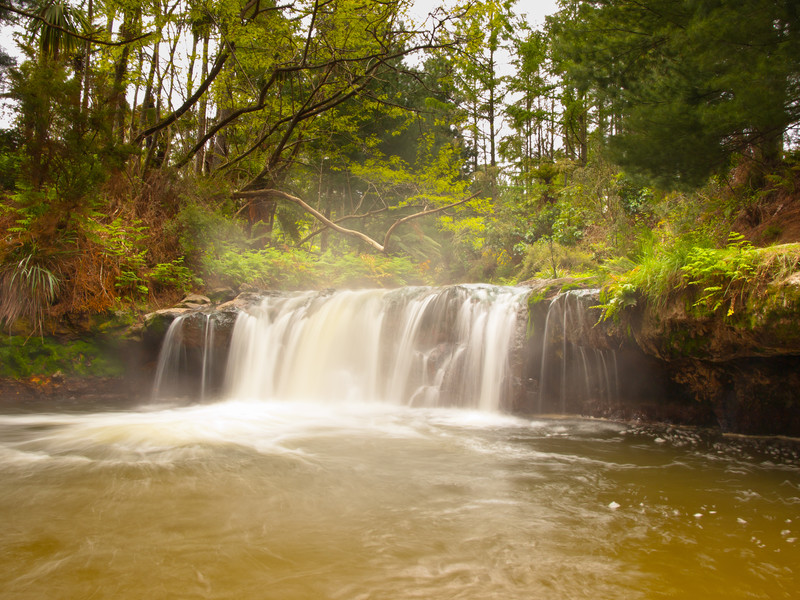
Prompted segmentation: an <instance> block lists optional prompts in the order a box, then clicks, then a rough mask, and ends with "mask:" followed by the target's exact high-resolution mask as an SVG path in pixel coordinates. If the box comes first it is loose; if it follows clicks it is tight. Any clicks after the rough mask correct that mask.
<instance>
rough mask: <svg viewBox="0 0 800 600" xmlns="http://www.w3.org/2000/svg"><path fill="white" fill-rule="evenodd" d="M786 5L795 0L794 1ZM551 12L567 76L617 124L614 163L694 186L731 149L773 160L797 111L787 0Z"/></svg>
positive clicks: (797, 64) (658, 1)
mask: <svg viewBox="0 0 800 600" xmlns="http://www.w3.org/2000/svg"><path fill="white" fill-rule="evenodd" d="M790 5H791V6H792V7H791V8H790ZM562 7H563V8H562V11H561V12H560V13H559V14H558V15H557V16H556V17H555V18H553V19H551V29H552V32H553V34H554V48H555V52H556V55H557V57H558V60H559V62H560V63H561V64H562V65H563V68H564V71H565V73H566V77H567V79H568V81H569V82H571V83H573V84H574V85H576V86H578V87H579V88H580V89H583V90H586V91H587V92H590V93H592V94H594V95H595V97H596V98H597V103H598V104H599V106H600V109H601V110H602V109H605V110H606V111H610V112H611V114H612V115H614V116H615V117H616V121H617V123H618V125H617V128H616V131H615V132H614V135H613V136H611V139H610V144H609V147H610V149H611V150H612V151H613V156H614V159H615V161H617V162H618V163H619V164H621V165H623V166H625V167H626V168H627V169H628V170H629V171H637V172H640V173H643V174H645V175H647V176H649V177H650V178H651V179H653V180H654V181H656V182H657V183H659V184H660V185H663V186H669V187H678V188H680V187H683V188H686V187H697V186H700V185H702V184H704V183H705V181H706V179H707V178H708V176H709V175H710V174H712V173H714V172H721V171H724V170H725V169H726V168H727V167H728V166H729V164H730V161H731V158H732V156H733V155H734V154H735V153H752V152H751V151H752V150H753V149H754V148H755V154H756V155H757V156H760V157H761V158H762V159H764V160H765V161H766V162H770V161H773V160H774V159H776V158H778V156H777V152H776V151H777V150H779V144H780V139H781V136H782V133H783V132H784V131H786V130H787V129H789V128H791V127H792V125H793V124H796V123H797V122H798V119H800V113H798V110H797V105H796V102H797V93H798V90H797V86H796V81H797V77H798V74H800V61H798V59H797V56H798V48H800V36H799V35H798V32H800V27H798V25H800V21H799V20H798V12H797V10H796V9H795V8H794V6H793V5H792V3H786V2H771V1H764V0H743V1H741V2H728V1H726V0H710V1H709V0H690V1H687V2H673V1H672V0H644V1H632V0H611V1H599V0H598V1H590V2H582V1H578V0H569V1H565V2H563V3H562Z"/></svg>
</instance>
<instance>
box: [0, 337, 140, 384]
mask: <svg viewBox="0 0 800 600" xmlns="http://www.w3.org/2000/svg"><path fill="white" fill-rule="evenodd" d="M59 371H60V372H61V373H63V374H64V375H70V376H75V377H90V376H91V377H116V376H120V375H122V374H123V372H124V365H123V362H122V360H121V357H120V353H119V352H117V351H115V349H114V348H113V347H111V346H110V345H109V344H106V343H102V342H100V341H98V340H97V339H93V340H70V341H63V340H57V339H54V338H48V337H45V338H36V337H32V338H25V337H22V336H8V337H3V338H0V376H1V377H11V378H26V377H31V376H33V375H51V374H53V373H56V372H59Z"/></svg>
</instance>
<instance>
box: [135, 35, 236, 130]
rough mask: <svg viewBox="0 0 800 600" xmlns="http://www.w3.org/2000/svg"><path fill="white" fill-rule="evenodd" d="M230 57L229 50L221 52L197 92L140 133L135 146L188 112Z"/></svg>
mask: <svg viewBox="0 0 800 600" xmlns="http://www.w3.org/2000/svg"><path fill="white" fill-rule="evenodd" d="M230 55H231V53H230V50H223V51H222V53H220V55H219V56H217V60H216V62H215V63H214V67H213V68H212V69H211V72H210V73H209V74H208V77H206V79H205V81H203V83H201V84H200V87H198V88H197V91H196V92H195V93H194V94H192V96H191V97H190V98H189V99H188V100H186V102H184V103H183V105H181V106H180V107H178V108H177V109H176V110H175V111H174V112H173V113H172V114H170V115H169V116H168V117H166V118H164V119H162V120H161V121H160V122H158V123H156V124H155V125H153V126H152V127H148V128H147V129H145V130H144V131H140V132H139V134H138V135H137V136H136V138H135V139H134V140H133V141H134V143H135V144H139V143H141V141H142V140H143V139H144V138H146V137H149V136H151V135H153V134H154V133H157V132H159V131H161V130H162V129H164V128H166V127H169V126H170V125H172V124H173V123H174V122H175V121H177V120H178V119H179V118H180V117H181V116H182V115H183V114H184V113H185V112H186V111H187V110H189V109H190V108H191V107H192V106H194V104H195V103H196V102H197V101H198V100H200V97H201V96H202V95H203V94H205V92H206V90H207V89H208V88H209V86H210V85H211V83H212V82H213V81H214V79H215V78H216V77H217V75H219V73H220V71H222V67H223V66H224V65H225V61H227V60H228V57H229V56H230Z"/></svg>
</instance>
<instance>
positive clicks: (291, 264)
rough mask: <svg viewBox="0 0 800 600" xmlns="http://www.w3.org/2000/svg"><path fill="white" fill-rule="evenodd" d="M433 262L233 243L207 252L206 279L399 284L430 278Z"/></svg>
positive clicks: (276, 286)
mask: <svg viewBox="0 0 800 600" xmlns="http://www.w3.org/2000/svg"><path fill="white" fill-rule="evenodd" d="M427 269H428V266H427V265H426V264H423V265H418V264H415V263H413V262H412V261H411V260H410V259H408V258H406V257H388V256H376V255H371V254H355V253H346V254H342V255H333V254H331V253H326V254H324V255H323V256H321V257H319V258H317V257H314V256H313V255H310V254H308V253H307V252H304V251H302V250H295V251H289V250H288V249H278V248H262V249H259V250H245V251H240V250H237V249H235V248H230V249H228V250H227V251H224V252H222V253H221V254H220V256H219V257H212V256H210V255H206V256H205V257H204V260H203V270H204V275H205V278H206V280H207V281H218V282H220V283H221V284H223V285H227V286H230V287H232V288H234V289H241V288H243V287H244V288H247V287H251V288H255V289H262V290H298V289H315V288H316V289H322V288H327V287H397V286H402V285H408V284H420V283H429V280H428V279H427V277H426V271H427Z"/></svg>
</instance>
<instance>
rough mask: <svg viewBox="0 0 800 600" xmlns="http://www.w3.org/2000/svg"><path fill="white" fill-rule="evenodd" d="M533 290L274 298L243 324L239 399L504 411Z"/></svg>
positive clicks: (236, 373)
mask: <svg viewBox="0 0 800 600" xmlns="http://www.w3.org/2000/svg"><path fill="white" fill-rule="evenodd" d="M526 293H527V291H526V290H524V289H517V288H501V287H493V286H478V285H470V286H454V287H449V288H443V289H430V288H404V289H400V290H392V291H387V290H363V291H340V292H334V293H317V292H305V293H298V294H293V295H289V296H268V297H266V298H264V299H263V300H262V301H261V303H260V304H258V305H256V306H253V307H251V308H249V309H248V310H247V311H246V312H243V313H242V314H241V315H240V316H239V318H238V320H237V322H236V325H235V328H234V331H233V336H232V340H231V350H230V355H229V361H228V369H227V377H226V379H227V382H226V387H227V389H228V393H229V394H230V396H232V397H236V398H268V399H295V400H298V399H299V400H324V401H331V400H344V401H373V400H378V401H383V402H391V403H395V404H410V405H414V406H450V405H457V406H462V407H469V408H477V409H481V410H488V411H492V410H498V409H499V408H500V407H501V406H502V404H503V402H504V400H505V399H506V398H507V397H508V395H509V393H510V387H511V382H512V379H513V377H512V372H511V365H510V361H509V352H510V351H511V349H512V348H513V347H514V345H515V343H514V338H515V336H516V335H517V334H518V331H517V330H518V324H519V323H520V322H521V321H522V320H521V319H519V315H520V313H521V312H523V307H524V303H523V301H524V298H525V295H526Z"/></svg>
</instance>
